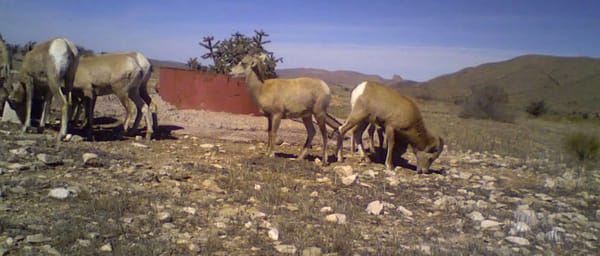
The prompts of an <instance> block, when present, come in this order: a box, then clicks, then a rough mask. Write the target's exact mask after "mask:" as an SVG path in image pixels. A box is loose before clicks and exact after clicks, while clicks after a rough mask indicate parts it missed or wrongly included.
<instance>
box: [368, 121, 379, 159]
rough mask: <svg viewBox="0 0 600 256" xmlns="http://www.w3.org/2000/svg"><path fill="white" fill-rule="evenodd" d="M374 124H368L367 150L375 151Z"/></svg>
mask: <svg viewBox="0 0 600 256" xmlns="http://www.w3.org/2000/svg"><path fill="white" fill-rule="evenodd" d="M375 129H377V127H375V124H370V125H369V129H368V130H367V133H368V135H369V151H371V152H375Z"/></svg>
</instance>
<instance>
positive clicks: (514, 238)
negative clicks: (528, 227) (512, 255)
mask: <svg viewBox="0 0 600 256" xmlns="http://www.w3.org/2000/svg"><path fill="white" fill-rule="evenodd" d="M504 239H506V241H509V242H511V243H513V244H518V245H521V246H525V245H529V240H527V239H526V238H523V237H520V236H507V237H506V238H504Z"/></svg>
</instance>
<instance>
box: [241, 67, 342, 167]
mask: <svg viewBox="0 0 600 256" xmlns="http://www.w3.org/2000/svg"><path fill="white" fill-rule="evenodd" d="M265 57H266V56H265V55H259V56H245V57H244V58H243V59H242V61H240V63H239V64H237V65H236V66H234V67H233V68H232V69H231V72H230V74H231V75H233V76H242V75H245V77H246V85H247V86H248V90H249V93H250V95H251V97H252V99H253V100H254V102H255V103H256V105H257V106H258V108H259V109H260V110H261V111H262V112H263V113H264V114H265V116H266V117H267V119H268V134H269V141H268V146H267V152H266V153H267V155H269V156H273V155H274V153H273V147H274V144H275V140H276V137H277V129H278V128H279V123H280V121H281V119H282V118H301V119H302V122H303V123H304V126H305V127H306V132H307V137H306V142H305V143H304V146H303V147H302V151H301V152H300V154H299V155H298V158H300V159H302V158H304V157H305V156H306V152H307V150H308V149H309V148H310V146H311V142H312V139H313V137H314V135H315V133H316V131H315V128H314V125H313V123H312V116H314V118H315V120H316V122H317V125H318V127H319V130H320V131H321V135H322V137H323V159H322V160H323V164H325V165H326V164H328V159H327V128H326V122H327V118H328V115H327V108H328V107H329V101H330V100H331V92H330V90H329V86H328V85H327V84H326V83H325V82H323V81H322V80H319V79H315V78H308V77H301V78H293V79H277V78H276V79H265V77H264V74H265V65H264V60H265Z"/></svg>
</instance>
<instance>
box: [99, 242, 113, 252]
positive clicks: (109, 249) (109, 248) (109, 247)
mask: <svg viewBox="0 0 600 256" xmlns="http://www.w3.org/2000/svg"><path fill="white" fill-rule="evenodd" d="M100 251H101V252H112V245H111V244H110V243H107V244H105V245H103V246H102V247H100Z"/></svg>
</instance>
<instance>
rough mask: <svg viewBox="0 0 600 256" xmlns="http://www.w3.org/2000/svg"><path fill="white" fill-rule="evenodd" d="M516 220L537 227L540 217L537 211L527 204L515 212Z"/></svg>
mask: <svg viewBox="0 0 600 256" xmlns="http://www.w3.org/2000/svg"><path fill="white" fill-rule="evenodd" d="M513 216H514V218H515V221H516V222H525V223H527V225H529V226H530V227H535V226H536V225H537V224H538V219H537V216H536V214H535V211H533V210H531V209H529V208H528V207H527V205H522V206H519V207H517V210H516V211H515V213H514V214H513Z"/></svg>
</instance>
